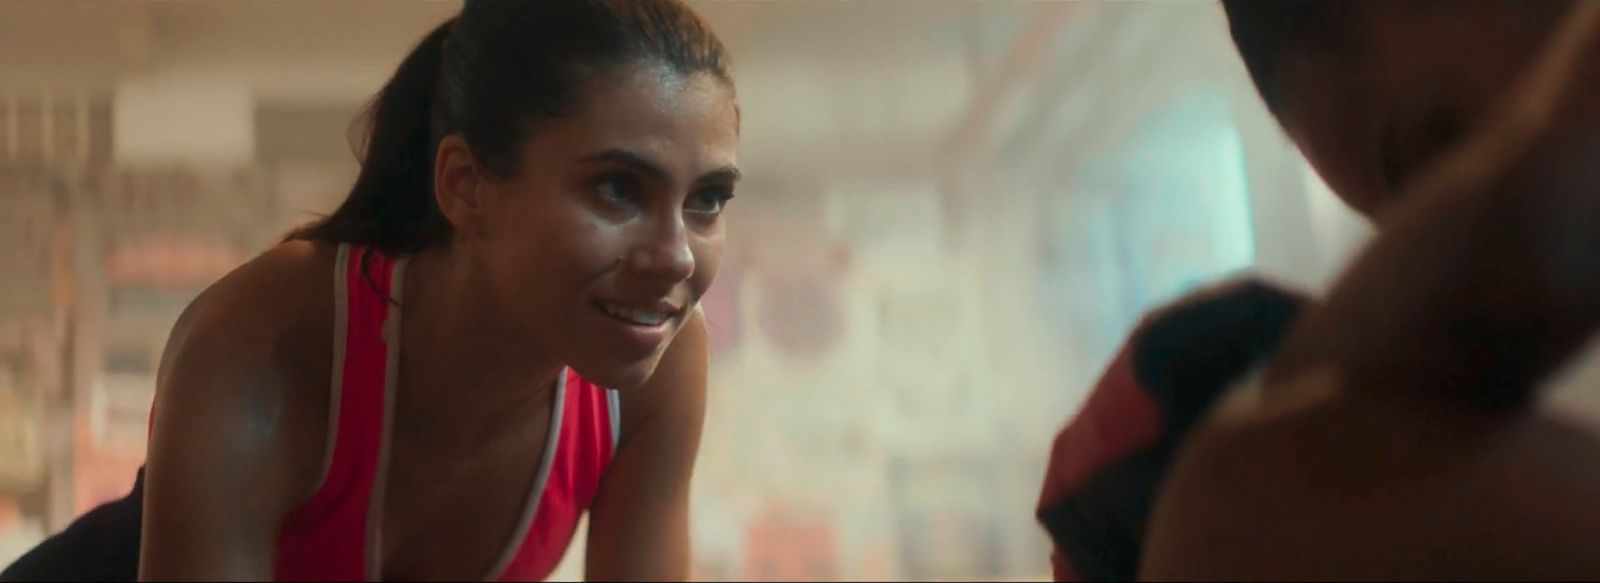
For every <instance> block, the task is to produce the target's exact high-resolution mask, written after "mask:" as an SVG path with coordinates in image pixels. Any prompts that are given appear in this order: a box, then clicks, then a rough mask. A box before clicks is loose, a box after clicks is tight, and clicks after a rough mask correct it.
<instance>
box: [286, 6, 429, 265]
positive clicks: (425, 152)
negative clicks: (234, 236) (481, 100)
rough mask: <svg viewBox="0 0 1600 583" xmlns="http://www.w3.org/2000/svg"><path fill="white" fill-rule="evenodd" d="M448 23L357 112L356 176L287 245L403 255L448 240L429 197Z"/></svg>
mask: <svg viewBox="0 0 1600 583" xmlns="http://www.w3.org/2000/svg"><path fill="white" fill-rule="evenodd" d="M455 22H456V21H455V19H453V18H452V19H450V20H449V21H446V22H445V23H444V24H441V25H439V27H438V28H435V29H434V30H433V32H431V33H428V36H427V37H425V38H423V39H422V42H421V43H419V44H418V45H417V47H416V48H415V49H413V50H412V51H411V54H410V55H407V56H406V58H405V60H404V61H401V63H400V68H399V69H398V70H396V71H395V74H394V77H393V78H391V79H390V80H389V82H388V83H387V84H385V85H384V86H383V90H382V91H380V92H379V93H378V95H377V97H376V98H375V99H374V100H373V101H372V102H371V103H369V104H368V105H367V107H366V108H365V109H364V110H363V111H362V113H361V117H360V118H359V120H358V123H361V124H363V125H364V126H365V134H366V136H365V139H364V140H362V142H361V147H360V148H358V149H357V155H358V156H360V157H361V173H360V174H359V175H358V176H357V177H356V181H355V185H354V186H353V187H351V189H350V195H349V196H348V197H347V198H345V201H344V203H343V204H341V205H339V208H338V209H337V210H335V211H333V214H331V215H328V216H326V217H324V218H322V219H321V220H318V221H316V222H314V223H311V224H309V225H306V226H303V227H300V228H299V229H296V230H295V231H294V232H292V233H290V234H289V236H288V237H287V239H288V240H308V241H319V242H325V243H355V244H360V245H367V246H371V247H374V248H377V249H380V250H382V251H384V252H386V253H390V254H409V253H415V252H417V251H420V250H422V249H423V248H425V247H427V246H429V245H431V244H433V243H436V242H438V241H441V240H444V239H446V238H448V237H449V235H450V232H451V228H450V223H449V222H448V221H446V220H445V218H444V215H443V214H442V213H440V212H439V207H438V203H437V202H436V201H435V200H434V197H433V159H434V150H435V148H436V144H437V142H438V139H439V137H440V135H439V134H441V133H442V130H443V128H444V127H445V125H446V124H445V123H444V122H445V119H444V118H445V115H444V114H445V113H446V112H445V111H444V107H443V104H442V103H438V102H439V100H440V97H441V96H442V95H443V94H444V92H443V91H441V88H440V87H439V83H440V77H441V76H442V69H443V63H444V50H445V41H446V40H447V39H448V38H449V37H450V32H451V29H452V28H453V27H454V25H455Z"/></svg>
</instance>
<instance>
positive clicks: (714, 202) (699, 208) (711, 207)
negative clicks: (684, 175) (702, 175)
mask: <svg viewBox="0 0 1600 583" xmlns="http://www.w3.org/2000/svg"><path fill="white" fill-rule="evenodd" d="M730 200H733V192H732V191H730V190H727V189H721V188H709V189H706V190H702V191H700V192H696V193H695V194H694V195H692V196H690V197H689V200H688V201H686V202H684V208H686V209H688V210H689V212H692V213H698V214H705V215H716V214H721V213H722V209H723V208H725V207H727V206H728V201H730Z"/></svg>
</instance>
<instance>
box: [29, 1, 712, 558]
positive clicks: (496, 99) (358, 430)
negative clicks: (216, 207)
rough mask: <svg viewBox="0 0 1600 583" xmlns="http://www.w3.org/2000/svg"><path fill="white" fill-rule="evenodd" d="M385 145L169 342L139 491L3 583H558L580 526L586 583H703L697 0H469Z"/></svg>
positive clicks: (414, 73)
mask: <svg viewBox="0 0 1600 583" xmlns="http://www.w3.org/2000/svg"><path fill="white" fill-rule="evenodd" d="M367 121H368V122H369V124H370V127H369V128H368V131H369V134H368V136H367V140H366V142H365V149H364V152H363V158H364V160H363V164H362V168H361V173H360V175H359V177H358V178H357V179H356V182H355V185H354V187H353V188H352V189H351V191H350V194H349V197H348V198H347V199H346V200H345V201H344V202H343V204H342V205H341V206H340V207H339V208H338V209H337V210H336V211H334V212H333V213H332V214H331V215H329V216H327V217H325V218H323V219H322V220H319V221H317V222H315V223H313V224H310V225H307V226H305V227H303V228H301V229H299V230H297V231H295V232H294V233H292V234H291V235H290V236H289V237H288V238H287V239H286V240H285V241H284V242H283V243H282V244H280V245H278V246H276V247H274V248H273V249H270V250H268V251H266V252H265V253H263V254H262V255H261V256H259V257H257V258H255V259H254V260H252V261H250V262H248V263H246V264H245V265H244V266H242V267H240V268H238V269H237V270H235V271H233V272H232V273H230V274H229V275H227V276H225V277H224V278H223V279H221V280H220V281H218V282H217V283H216V284H214V285H213V286H211V287H210V288H209V289H207V290H206V291H205V292H203V293H202V294H201V295H200V296H199V297H198V298H197V299H195V301H194V302H193V303H192V304H191V305H190V306H189V307H188V308H187V309H186V310H185V311H184V313H183V315H182V316H181V317H180V318H179V319H178V321H177V324H176V325H175V328H174V330H173V332H172V335H171V337H170V339H169V341H168V344H167V347H166V350H165V353H164V355H163V358H162V363H161V367H160V371H159V379H158V390H157V396H156V402H155V406H154V408H153V411H152V422H151V425H152V427H151V436H150V449H149V456H148V460H147V465H146V467H145V468H144V469H143V470H141V472H140V476H139V479H138V481H137V482H136V485H135V486H134V489H133V492H132V494H130V495H129V496H128V497H127V498H125V499H123V500H121V501H118V502H114V503H110V504H107V505H105V506H103V507H101V508H98V509H96V510H94V511H92V512H90V513H89V514H88V515H86V516H84V517H82V518H81V519H80V520H78V521H77V522H75V523H74V524H73V525H72V526H71V527H69V528H68V529H67V530H65V531H64V532H62V533H60V534H58V535H56V536H54V537H52V538H50V539H48V540H47V541H45V542H44V543H42V544H41V545H40V546H38V547H36V548H35V549H34V550H33V551H32V552H31V553H30V554H28V555H26V556H24V557H23V558H21V559H20V560H18V561H17V562H16V563H15V564H13V565H12V566H11V567H10V568H9V569H8V570H7V572H6V573H5V578H7V579H19V580H62V579H93V580H131V579H133V578H134V577H135V576H136V575H137V576H138V577H140V578H142V579H156V580H166V579H172V580H179V579H184V580H187V579H209V580H270V579H284V580H363V579H379V578H382V579H455V580H467V579H481V578H489V579H497V580H539V579H543V578H545V577H546V576H548V575H549V574H550V573H551V571H552V570H553V569H554V568H555V567H556V565H557V563H558V562H559V561H560V559H561V558H562V555H563V554H564V552H565V550H566V548H567V545H568V543H569V542H570V540H571V537H572V535H573V532H574V529H575V527H576V524H577V522H578V520H579V518H580V516H581V515H583V514H584V513H586V512H587V513H588V515H589V524H590V526H589V540H588V541H587V544H586V549H587V555H586V576H587V577H588V578H592V579H599V580H635V579H650V580H682V579H685V578H687V577H688V575H689V560H690V557H689V541H688V525H687V522H688V499H689V482H690V475H691V472H692V469H693V464H694V460H695V456H696V452H697V449H698V446H699V439H700V434H701V428H702V423H703V418H704V411H705V391H706V367H707V355H706V350H707V349H706V333H705V325H704V322H703V316H701V314H700V312H699V310H698V301H699V300H700V298H701V297H702V296H703V294H704V293H705V291H706V289H707V287H709V286H710V285H711V283H712V280H713V278H714V277H715V276H716V273H717V266H718V262H719V258H720V255H721V253H722V247H723V224H722V222H721V219H720V214H721V211H722V210H723V208H724V206H725V205H726V204H728V201H729V200H730V199H731V198H732V196H733V191H734V187H735V184H736V182H737V180H738V177H739V173H738V170H737V169H736V166H735V163H736V154H737V147H738V141H739V112H738V107H737V104H736V100H735V92H734V86H733V81H732V78H731V76H730V71H729V63H728V56H727V54H726V52H725V49H724V47H723V45H722V44H721V42H720V41H719V40H718V39H717V38H716V36H715V35H714V34H713V33H712V31H711V30H709V28H708V27H707V26H706V24H705V23H703V22H702V21H701V20H700V19H699V18H698V17H697V16H696V15H695V14H694V13H693V12H692V11H691V10H690V9H689V8H688V7H686V6H685V5H683V4H682V3H681V2H679V1H678V0H562V1H544V2H521V1H509V0H469V1H468V2H466V4H465V5H464V7H463V9H462V11H461V13H460V14H459V15H458V16H457V17H456V18H453V19H451V20H450V21H448V22H446V23H444V24H442V25H440V26H439V27H438V28H436V29H435V30H434V31H432V32H431V33H430V34H428V35H427V36H426V38H424V39H423V40H422V41H421V43H420V44H419V45H418V46H417V47H416V48H415V50H414V51H413V52H412V53H411V54H410V55H409V56H407V57H406V58H405V59H404V61H403V62H402V63H401V64H400V66H399V68H398V70H397V71H396V72H395V74H394V77H393V78H392V79H391V80H390V81H389V82H388V83H387V84H386V85H385V86H384V88H383V89H382V91H381V92H380V93H379V94H378V96H377V97H376V99H375V101H374V102H373V104H372V105H371V106H370V108H369V110H368V118H367ZM330 380H331V382H330ZM602 387H604V388H602ZM141 505H142V506H141ZM141 531H142V536H141Z"/></svg>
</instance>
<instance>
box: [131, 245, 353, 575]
mask: <svg viewBox="0 0 1600 583" xmlns="http://www.w3.org/2000/svg"><path fill="white" fill-rule="evenodd" d="M247 275H248V274H247ZM234 283H238V282H229V281H228V280H224V282H223V283H221V284H219V285H218V286H215V287H214V288H213V289H212V290H209V291H208V292H207V293H206V294H203V295H202V297H201V299H198V300H196V302H195V303H194V304H193V305H191V307H190V309H189V310H188V311H187V313H185V314H184V316H183V317H182V318H180V321H179V323H178V325H177V326H176V327H175V329H174V331H173V333H172V336H171V338H170V339H169V340H168V344H167V347H166V351H165V352H164V354H163V357H162V364H161V369H160V371H159V372H158V379H157V391H156V402H155V404H154V408H153V409H154V416H153V417H154V418H153V420H152V425H151V435H150V447H149V453H148V456H147V458H146V471H145V494H144V521H143V535H142V543H141V548H140V560H139V577H140V579H142V580H192V579H208V580H219V581H220V580H270V579H271V578H272V575H273V557H274V555H275V549H276V538H277V534H278V528H279V523H280V522H281V521H282V519H283V517H284V516H285V515H286V514H287V512H288V511H289V510H290V509H291V508H292V506H293V504H295V503H296V502H298V501H299V500H300V499H301V498H303V497H304V496H305V494H306V493H307V492H306V490H307V489H308V482H307V480H306V478H307V470H308V469H309V468H310V467H311V466H312V464H314V463H320V460H312V459H311V458H312V457H313V456H312V455H311V454H312V453H313V452H311V451H309V450H307V448H306V447H304V446H305V445H306V444H308V443H310V442H311V441H312V438H316V439H320V438H321V437H324V436H307V435H303V434H305V433H306V432H305V431H293V430H292V429H294V428H295V427H303V426H304V424H306V423H310V422H312V420H311V419H310V417H313V416H315V415H316V414H317V413H319V412H320V411H311V410H310V407H309V405H308V403H309V402H310V401H309V400H308V399H306V398H304V397H305V396H307V395H308V394H309V393H308V392H307V391H306V390H304V389H305V387H300V386H298V385H297V384H296V383H294V382H293V381H292V379H293V378H296V377H302V376H303V375H302V374H300V373H299V372H296V371H294V370H293V369H294V368H295V365H294V364H292V363H291V362H290V360H291V359H290V358H289V357H286V354H287V353H293V352H299V351H300V350H299V349H294V348H288V349H286V348H285V346H286V345H293V344H295V343H297V342H301V343H304V342H308V341H307V340H305V339H303V338H301V339H299V340H296V338H297V337H300V336H304V332H305V331H300V330H293V329H291V326H293V324H292V323H290V322H292V321H293V320H296V319H297V318H284V317H282V316H283V314H282V312H284V311H285V310H279V309H275V308H277V307H283V306H284V305H286V304H288V303H292V302H286V301H284V300H285V299H286V298H285V297H284V296H282V295H279V296H278V297H276V298H268V297H266V296H269V295H272V294H273V292H275V291H276V290H272V289H271V288H268V287H256V289H253V290H252V289H245V290H243V293H239V292H240V289H239V288H241V287H245V288H250V287H252V286H240V285H233V284H234ZM246 283H248V282H246ZM291 307H295V308H296V309H301V308H303V306H291ZM302 311H304V310H302ZM300 319H303V318H300ZM311 342H314V341H311ZM302 372H303V371H302ZM300 384H303V383H300ZM291 385H295V386H291ZM321 413H322V414H324V415H325V412H321Z"/></svg>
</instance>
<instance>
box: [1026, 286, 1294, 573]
mask: <svg viewBox="0 0 1600 583" xmlns="http://www.w3.org/2000/svg"><path fill="white" fill-rule="evenodd" d="M1305 305H1306V300H1304V299H1303V298H1301V297H1299V296H1298V295H1296V294H1294V293H1293V292H1289V291H1287V290H1283V289H1279V288H1277V287H1275V286H1273V285H1271V284H1268V283H1265V282H1261V281H1254V280H1251V281H1245V282H1242V283H1240V284H1236V285H1234V286H1233V287H1232V288H1230V289H1228V290H1227V291H1226V292H1225V293H1220V294H1217V295H1215V296H1212V297H1208V298H1205V299H1201V300H1195V301H1193V302H1191V303H1188V304H1186V305H1182V306H1179V307H1175V308H1173V309H1171V310H1170V311H1167V312H1165V313H1162V314H1160V315H1159V316H1156V317H1154V318H1153V319H1151V320H1148V321H1146V322H1145V323H1144V324H1143V325H1141V326H1140V327H1139V328H1138V329H1137V330H1135V331H1134V333H1133V335H1132V337H1131V338H1130V339H1129V341H1128V342H1129V344H1130V350H1131V352H1130V353H1129V354H1130V356H1131V364H1130V366H1131V368H1132V371H1131V372H1132V376H1133V379H1134V382H1135V383H1137V385H1138V390H1139V391H1140V392H1142V393H1143V394H1145V395H1146V396H1148V397H1150V399H1151V400H1152V401H1153V402H1154V403H1155V405H1156V408H1157V409H1158V411H1159V416H1160V421H1159V423H1160V425H1159V426H1160V434H1159V436H1158V437H1157V439H1156V440H1155V441H1154V442H1153V443H1151V444H1149V445H1147V446H1145V447H1143V448H1141V449H1138V450H1135V451H1133V452H1130V453H1128V454H1127V455H1124V456H1122V457H1120V458H1116V459H1112V460H1108V461H1107V462H1106V463H1104V464H1103V465H1101V466H1100V467H1097V468H1095V469H1094V470H1093V472H1092V473H1091V474H1090V475H1089V476H1087V478H1086V479H1084V480H1083V481H1082V482H1081V483H1078V484H1075V485H1074V486H1073V487H1072V489H1071V490H1069V491H1067V492H1065V493H1064V494H1062V495H1060V496H1059V497H1057V498H1054V499H1050V500H1041V505H1040V507H1039V509H1038V513H1037V515H1036V517H1037V518H1038V520H1039V523H1040V525H1041V526H1043V527H1044V529H1045V532H1047V533H1049V535H1050V538H1051V540H1052V541H1053V542H1054V543H1055V548H1056V553H1057V555H1058V558H1059V559H1060V560H1062V561H1064V562H1065V563H1066V564H1067V566H1069V567H1070V568H1071V570H1072V572H1073V574H1074V575H1075V576H1076V577H1078V578H1079V579H1081V580H1084V581H1132V580H1135V579H1137V578H1138V575H1139V572H1138V569H1139V560H1140V558H1141V556H1142V554H1143V550H1144V535H1145V527H1146V523H1147V522H1148V520H1149V515H1150V510H1151V505H1152V504H1153V503H1154V502H1155V498H1156V495H1157V494H1158V493H1159V490H1160V487H1161V480H1162V478H1163V477H1164V476H1165V474H1166V470H1167V467H1168V466H1169V465H1170V464H1171V461H1172V456H1173V454H1174V453H1175V452H1176V451H1177V450H1178V447H1179V446H1180V445H1181V444H1182V442H1183V439H1184V437H1185V436H1186V435H1187V434H1188V431H1189V428H1190V427H1192V426H1193V425H1194V424H1195V423H1196V422H1198V421H1200V420H1201V419H1203V418H1204V417H1205V414H1206V413H1207V411H1208V410H1209V409H1210V408H1211V406H1212V404H1213V403H1214V402H1216V400H1217V399H1218V398H1219V397H1221V396H1222V394H1223V392H1225V391H1226V390H1227V389H1228V388H1229V387H1230V386H1232V385H1233V383H1235V382H1237V381H1239V380H1240V379H1242V378H1243V377H1244V376H1245V375H1246V374H1247V373H1248V372H1249V371H1250V370H1251V369H1252V368H1253V367H1254V366H1256V365H1257V364H1258V363H1260V362H1262V361H1263V360H1264V359H1265V358H1266V357H1268V356H1269V355H1270V354H1271V353H1272V351H1273V349H1274V348H1276V347H1277V345H1278V343H1279V342H1280V341H1281V340H1282V339H1283V337H1284V335H1285V334H1286V333H1287V332H1288V331H1289V328H1290V326H1291V325H1293V323H1294V321H1295V318H1296V317H1298V316H1299V314H1300V312H1301V311H1302V310H1303V308H1304V307H1305ZM1108 382H1112V383H1115V382H1116V381H1107V380H1106V379H1101V381H1100V382H1099V383H1098V384H1097V386H1096V387H1095V391H1096V392H1098V391H1102V390H1114V389H1118V388H1120V387H1111V388H1109V389H1108V387H1107V383H1108ZM1107 422H1108V423H1115V422H1116V421H1115V420H1110V421H1107ZM1058 446H1059V443H1058ZM1093 449H1097V448H1096V447H1077V448H1066V449H1063V450H1059V451H1054V452H1052V458H1053V459H1052V461H1051V464H1052V468H1053V467H1054V465H1055V464H1056V463H1058V461H1057V459H1054V458H1056V456H1061V455H1082V454H1084V453H1085V452H1087V451H1091V450H1093Z"/></svg>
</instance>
